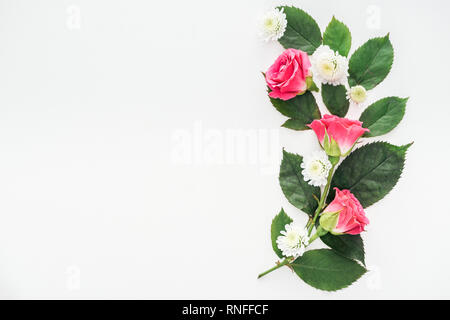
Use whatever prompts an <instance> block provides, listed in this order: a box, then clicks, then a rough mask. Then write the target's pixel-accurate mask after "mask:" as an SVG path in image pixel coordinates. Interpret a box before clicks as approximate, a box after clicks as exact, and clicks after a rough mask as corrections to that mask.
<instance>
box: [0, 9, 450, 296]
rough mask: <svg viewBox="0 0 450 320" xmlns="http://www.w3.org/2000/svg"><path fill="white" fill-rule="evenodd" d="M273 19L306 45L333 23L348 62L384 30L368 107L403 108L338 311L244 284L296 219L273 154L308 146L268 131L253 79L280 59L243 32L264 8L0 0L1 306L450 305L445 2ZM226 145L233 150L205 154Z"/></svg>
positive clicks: (280, 279) (274, 123)
mask: <svg viewBox="0 0 450 320" xmlns="http://www.w3.org/2000/svg"><path fill="white" fill-rule="evenodd" d="M292 3H294V4H296V5H297V6H300V7H302V8H303V9H305V10H306V11H307V12H309V13H310V14H311V15H312V16H313V17H314V18H315V19H316V20H317V22H318V23H319V25H320V27H321V29H322V31H323V30H324V29H325V27H326V25H327V24H328V22H329V21H330V19H331V17H332V16H333V14H335V15H336V17H337V18H338V19H340V20H343V21H344V22H345V23H346V24H347V25H348V26H349V28H350V30H351V31H352V36H353V46H352V52H353V50H355V48H357V47H358V46H359V45H361V44H362V43H364V42H365V41H366V40H367V39H369V38H370V37H375V36H384V35H385V34H386V33H387V32H390V38H391V41H392V43H393V45H394V49H395V61H394V65H393V68H392V70H391V72H390V74H389V76H388V77H387V79H386V80H385V81H384V82H383V83H382V84H381V85H379V86H377V87H376V88H375V89H374V90H372V91H371V92H370V100H371V101H372V102H373V101H375V100H377V99H379V98H382V97H385V96H390V95H397V96H400V97H410V99H409V101H408V105H407V112H406V115H405V117H404V119H403V121H402V123H401V124H400V125H399V126H398V127H397V128H396V129H395V130H394V131H393V132H391V133H390V134H388V135H386V136H384V137H381V139H383V140H388V141H390V142H392V143H394V144H398V145H402V144H406V143H409V142H411V141H415V143H414V145H413V146H412V147H411V148H410V151H409V152H408V157H407V163H406V167H405V170H404V173H403V177H402V178H401V180H400V181H399V183H398V184H397V186H396V187H395V189H394V190H393V191H392V192H391V193H390V194H389V195H388V196H387V197H386V198H384V199H383V200H382V201H380V202H379V203H377V204H375V205H373V206H371V207H369V208H368V209H367V210H366V212H367V215H368V216H369V218H370V221H371V224H370V228H369V231H368V232H367V233H365V234H364V239H365V245H366V252H367V254H366V261H367V264H368V266H369V269H371V270H372V271H371V272H369V273H368V274H366V275H365V276H363V278H361V279H360V280H359V281H358V282H357V283H356V284H354V285H353V286H351V287H350V288H347V289H345V290H342V291H339V292H337V293H327V292H321V291H318V290H316V289H313V288H311V287H309V286H308V285H306V284H304V283H303V282H302V281H301V280H300V279H299V278H297V277H296V276H295V275H294V274H292V273H291V271H290V270H289V269H287V268H284V269H281V270H278V271H276V272H274V273H272V274H271V275H269V276H267V277H265V278H263V279H260V280H257V279H256V275H257V274H258V273H259V272H261V271H264V270H265V269H267V268H269V267H271V266H272V265H273V264H274V262H275V261H276V256H275V254H274V253H273V252H272V249H271V244H270V236H269V228H270V223H271V220H272V218H273V217H274V215H275V214H277V213H278V211H279V210H280V208H281V207H282V206H283V207H284V208H285V210H286V211H287V213H288V214H289V215H291V216H295V217H296V218H298V219H304V215H303V214H302V213H300V212H298V210H296V209H295V208H294V207H293V206H291V205H290V204H289V203H288V202H287V201H286V199H285V198H284V196H283V194H282V192H281V190H280V187H279V185H278V178H277V175H278V168H277V167H278V164H279V161H280V160H279V156H280V155H281V148H282V147H285V148H286V149H287V150H288V151H290V152H297V153H300V154H306V153H308V152H310V151H311V150H313V149H317V148H318V146H317V143H316V140H315V138H314V136H313V133H312V132H295V131H291V130H287V129H283V128H280V125H281V124H282V123H283V122H284V120H285V118H284V117H283V116H282V115H281V114H279V113H278V112H277V111H276V110H275V109H274V108H273V107H272V106H271V105H270V103H269V101H268V99H267V97H266V93H265V83H264V80H263V78H262V76H261V74H260V72H261V71H265V70H266V69H267V68H268V66H269V65H270V64H271V63H272V62H273V61H274V60H275V58H276V57H277V56H278V55H279V54H280V53H281V52H282V48H281V47H280V46H279V44H277V43H268V44H267V43H264V42H261V41H260V39H259V38H258V36H257V29H256V24H257V21H258V17H259V16H260V14H261V13H263V12H265V11H266V10H267V9H270V8H271V7H273V6H275V5H278V4H283V2H276V1H261V0H253V1H242V0H239V1H237V0H228V1H216V0H215V1H211V0H202V1H198V0H192V1H181V0H178V1H158V2H157V1H144V0H141V1H138V0H132V1H125V0H122V1H118V0H115V1H111V0H89V1H88V0H73V1H61V0H42V1H32V0H28V1H25V0H9V1H6V0H1V1H0V297H1V298H63V299H66V298H207V299H209V298H211V299H212V298H224V299H232V298H237V299H240V298H265V299H270V298H274V299H278V298H285V299H317V298H325V299H335V298H450V293H449V292H450V291H449V285H450V276H449V272H448V270H449V268H450V259H449V237H448V235H447V233H448V227H449V226H450V212H449V211H450V210H449V209H448V208H449V206H448V204H447V201H448V200H449V197H448V195H449V191H448V187H447V184H448V181H449V179H450V175H449V169H448V163H449V160H448V157H449V140H448V129H449V126H448V119H449V116H450V111H449V110H450V105H449V102H448V101H449V95H448V93H449V75H450V59H449V49H450V45H449V36H448V35H449V32H450V22H449V21H450V20H449V19H448V11H449V9H450V5H449V4H448V1H443V0H442V1H375V0H373V1H370V2H368V1H361V0H353V1H331V0H330V1H316V0H314V1H296V2H292ZM360 112H361V110H352V115H354V116H358V113H360ZM242 133H245V134H249V135H250V136H252V135H253V137H254V136H255V135H256V136H257V138H256V140H249V142H248V143H247V145H244V149H243V150H244V151H242V150H241V149H239V148H240V147H239V146H238V145H239V144H238V143H234V142H233V140H232V141H231V142H230V143H225V142H224V141H228V140H227V139H228V138H229V137H231V136H232V135H233V134H237V135H238V136H239V135H240V134H242ZM255 141H256V142H255ZM239 150H241V151H239ZM267 150H268V151H267ZM247 151H248V152H247ZM266 151H267V152H266ZM180 155H181V156H180ZM267 155H268V156H267ZM274 156H275V157H274ZM224 159H225V160H224ZM318 242H319V241H318ZM318 242H317V244H315V246H320V245H319V243H318Z"/></svg>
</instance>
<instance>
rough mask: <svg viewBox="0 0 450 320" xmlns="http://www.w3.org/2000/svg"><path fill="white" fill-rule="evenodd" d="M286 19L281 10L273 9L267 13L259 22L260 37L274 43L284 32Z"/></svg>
mask: <svg viewBox="0 0 450 320" xmlns="http://www.w3.org/2000/svg"><path fill="white" fill-rule="evenodd" d="M286 26H287V19H286V14H285V13H284V12H283V9H281V10H279V9H273V10H270V11H269V12H267V13H266V14H265V15H264V16H263V17H262V19H261V22H260V29H261V30H260V35H261V37H262V38H263V39H264V40H265V41H270V40H272V41H276V40H278V39H280V38H281V37H282V36H283V34H284V32H285V31H286Z"/></svg>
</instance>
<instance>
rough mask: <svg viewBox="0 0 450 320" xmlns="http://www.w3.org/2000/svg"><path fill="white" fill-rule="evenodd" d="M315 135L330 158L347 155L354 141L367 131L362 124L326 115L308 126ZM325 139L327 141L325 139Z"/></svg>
mask: <svg viewBox="0 0 450 320" xmlns="http://www.w3.org/2000/svg"><path fill="white" fill-rule="evenodd" d="M308 127H310V128H311V129H313V130H314V132H315V133H316V135H317V138H318V139H319V142H320V144H321V145H322V147H323V148H324V149H325V151H326V153H327V154H328V155H330V156H345V155H347V154H348V153H349V152H350V151H351V149H352V148H353V146H354V145H355V143H356V141H357V140H358V139H359V138H360V137H361V136H362V135H363V134H364V132H368V131H369V129H366V128H363V127H362V122H361V121H357V120H350V119H347V118H339V117H337V116H333V115H329V114H326V115H324V116H323V118H322V119H320V120H314V121H313V122H311V124H309V125H308ZM326 137H327V139H325V138H326Z"/></svg>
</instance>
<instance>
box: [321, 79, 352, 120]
mask: <svg viewBox="0 0 450 320" xmlns="http://www.w3.org/2000/svg"><path fill="white" fill-rule="evenodd" d="M322 99H323V103H325V105H326V106H327V109H328V110H329V111H330V112H331V114H334V115H336V116H338V117H341V118H343V117H345V115H346V114H347V112H348V108H349V106H350V103H349V101H348V100H347V89H345V86H343V85H339V86H332V85H329V84H322Z"/></svg>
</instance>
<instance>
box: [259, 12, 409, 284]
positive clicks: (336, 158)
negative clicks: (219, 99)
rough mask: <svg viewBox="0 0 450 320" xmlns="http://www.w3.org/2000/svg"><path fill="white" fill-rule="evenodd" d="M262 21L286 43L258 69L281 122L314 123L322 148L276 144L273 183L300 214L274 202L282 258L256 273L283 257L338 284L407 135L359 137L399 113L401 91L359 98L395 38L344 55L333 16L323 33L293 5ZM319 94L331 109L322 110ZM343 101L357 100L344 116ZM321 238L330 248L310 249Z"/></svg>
mask: <svg viewBox="0 0 450 320" xmlns="http://www.w3.org/2000/svg"><path fill="white" fill-rule="evenodd" d="M261 30H262V31H261V35H262V36H263V37H264V39H265V40H267V41H278V42H279V43H280V44H281V45H282V46H283V47H284V48H285V51H284V52H283V53H282V54H281V55H280V56H279V57H278V58H277V59H276V60H275V62H274V63H273V65H272V66H270V67H269V69H268V70H267V71H266V72H265V73H264V77H265V80H266V83H267V86H268V95H269V99H270V101H271V103H272V105H273V106H274V107H275V109H276V110H278V111H279V112H280V113H281V114H283V115H284V116H286V117H288V119H287V120H286V121H285V122H284V123H283V124H282V127H285V128H288V129H292V130H298V131H303V130H312V131H313V132H314V133H315V135H316V136H317V141H318V143H319V144H320V149H321V151H319V152H315V153H313V154H312V155H309V156H305V157H302V156H301V155H297V154H293V153H289V152H287V151H285V150H283V159H282V162H281V167H280V175H279V182H280V186H281V189H282V191H283V193H284V195H285V196H286V198H287V200H288V201H289V202H290V203H291V204H292V205H293V206H295V207H296V208H298V209H300V210H301V211H303V212H304V213H306V214H307V215H308V222H307V223H306V225H303V224H300V223H298V222H296V221H294V220H293V219H292V218H291V217H289V216H288V215H287V214H286V212H285V211H284V210H283V209H281V211H280V213H279V214H278V215H277V216H275V218H274V219H273V221H272V225H271V239H272V247H273V250H274V251H275V253H276V255H277V256H278V257H279V258H280V259H281V260H280V261H278V262H277V263H276V265H275V266H274V267H273V268H271V269H269V270H267V271H266V272H263V273H261V274H260V275H259V276H258V278H260V277H262V276H264V275H266V274H268V273H270V272H272V271H274V270H276V269H278V268H281V267H283V266H287V267H289V268H290V269H292V270H293V272H294V273H295V274H296V275H297V276H299V277H300V278H301V279H302V280H303V281H304V282H306V283H307V284H309V285H311V286H312V287H315V288H317V289H321V290H327V291H335V290H339V289H342V288H345V287H347V286H349V285H350V284H352V283H353V282H355V281H356V280H357V279H359V278H360V277H361V276H362V275H363V274H364V273H365V272H366V271H367V269H366V266H365V252H364V245H363V240H362V238H361V235H360V234H361V233H362V232H363V231H365V230H366V226H367V225H368V224H369V219H368V218H367V216H366V213H365V210H366V208H368V207H369V206H370V205H372V204H374V203H375V202H377V201H379V200H381V199H382V198H383V197H384V196H386V195H387V194H388V193H389V192H390V191H391V190H392V188H393V187H394V186H395V184H396V183H397V181H398V179H399V178H400V176H401V173H402V170H403V166H404V162H405V155H406V151H407V150H408V148H409V147H410V145H411V144H412V143H410V144H407V145H404V146H395V145H392V144H389V143H387V142H380V141H378V142H368V143H364V144H362V143H361V142H363V140H366V139H370V138H373V137H378V136H381V135H383V134H386V133H388V132H390V131H391V130H392V129H394V128H395V127H396V126H397V125H398V124H399V122H400V121H401V120H402V118H403V115H404V113H405V107H406V102H407V100H408V99H407V98H399V97H395V96H391V97H386V98H384V99H381V100H378V101H376V102H373V103H371V104H370V105H367V103H366V102H367V101H368V92H369V91H370V90H372V89H373V88H375V87H376V86H377V85H378V84H380V83H381V82H382V81H383V80H384V79H385V78H386V76H387V75H388V73H389V71H390V69H391V66H392V63H393V60H394V51H393V47H392V44H391V42H390V40H389V34H388V35H386V36H385V37H380V38H373V39H370V40H368V41H367V42H366V43H364V44H363V45H361V46H360V47H359V48H358V49H356V50H355V51H354V52H353V54H352V55H351V56H350V57H349V53H350V48H351V42H352V37H351V33H350V31H349V29H348V27H347V26H346V25H345V24H344V23H342V22H340V21H338V20H337V19H335V18H334V17H333V18H332V20H331V22H330V23H329V24H328V26H327V27H326V29H325V31H324V33H323V34H322V33H321V31H320V28H319V26H318V25H317V23H316V21H315V20H314V19H313V18H312V17H311V16H309V15H308V14H307V13H306V12H304V11H303V10H301V9H299V8H296V7H291V6H282V7H278V8H276V9H274V10H272V11H270V12H268V13H267V14H266V15H265V16H264V17H263V19H262V22H261ZM319 87H320V89H319ZM313 92H314V94H313ZM320 97H321V98H322V100H323V103H324V105H325V106H326V108H327V109H328V112H329V113H330V114H324V115H321V112H320V110H319V107H318V104H317V102H316V99H318V98H320ZM350 108H365V110H364V111H363V112H362V114H361V116H360V118H359V120H355V119H348V118H346V115H347V113H348V111H349V109H350ZM361 110H362V109H361ZM357 144H358V146H359V147H358V148H355V146H356V145H357ZM319 238H320V240H321V241H322V242H323V243H324V244H325V245H326V246H327V247H328V248H324V249H315V250H308V246H309V245H310V244H311V243H312V242H313V241H315V240H317V239H319Z"/></svg>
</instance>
